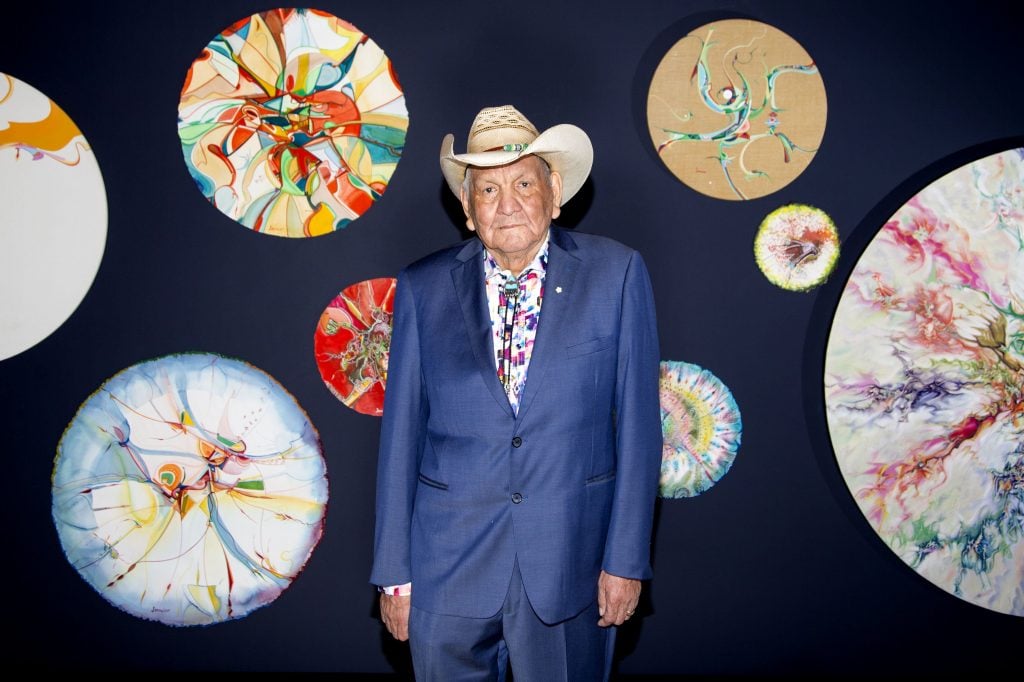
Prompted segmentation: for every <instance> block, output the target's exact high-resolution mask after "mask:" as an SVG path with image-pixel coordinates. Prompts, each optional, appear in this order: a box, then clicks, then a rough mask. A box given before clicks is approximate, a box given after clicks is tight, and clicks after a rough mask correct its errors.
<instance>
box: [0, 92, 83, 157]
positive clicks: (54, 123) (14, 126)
mask: <svg viewBox="0 0 1024 682" xmlns="http://www.w3.org/2000/svg"><path fill="white" fill-rule="evenodd" d="M81 134H82V131H80V130H79V129H78V126H76V125H75V123H74V121H72V120H71V118H70V117H69V116H68V115H67V114H65V113H64V110H63V109H61V108H60V107H58V106H57V105H56V104H54V103H53V102H50V113H49V115H48V116H47V117H46V118H44V119H43V120H41V121H24V122H23V121H11V123H10V125H9V126H8V127H7V128H5V129H4V130H0V147H6V146H9V145H14V144H23V145H25V146H27V147H32V148H34V149H39V150H42V151H47V152H56V151H59V150H61V149H64V148H65V147H67V146H68V144H70V143H71V141H72V140H73V139H75V138H76V137H78V136H79V135H81Z"/></svg>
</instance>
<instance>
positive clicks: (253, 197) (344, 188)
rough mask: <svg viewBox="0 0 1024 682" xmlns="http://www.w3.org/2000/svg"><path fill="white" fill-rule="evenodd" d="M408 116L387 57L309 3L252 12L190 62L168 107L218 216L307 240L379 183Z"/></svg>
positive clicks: (375, 191) (369, 197)
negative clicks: (173, 107) (174, 104)
mask: <svg viewBox="0 0 1024 682" xmlns="http://www.w3.org/2000/svg"><path fill="white" fill-rule="evenodd" d="M408 126H409V115H408V112H407V110H406V107H405V96H404V95H403V94H402V89H401V86H400V85H399V83H398V79H397V77H396V76H395V72H394V69H393V68H392V65H391V61H390V60H389V59H388V58H387V56H386V55H385V54H384V52H383V51H382V50H381V48H380V47H378V46H377V44H376V43H375V42H373V40H371V39H370V37H369V36H367V35H366V34H365V33H363V32H362V31H360V30H359V29H357V28H356V27H355V26H353V25H352V24H349V23H348V22H346V21H344V20H342V19H339V18H338V17H335V16H333V15H331V14H328V13H327V12H322V11H320V10H315V9H274V10H268V11H266V12H260V13H258V14H254V15H252V16H251V17H247V18H245V19H242V20H241V21H239V22H237V23H235V24H233V25H231V26H229V27H228V28H226V29H224V30H223V31H222V32H221V33H220V34H218V35H217V36H216V37H215V38H214V39H213V40H211V41H210V43H209V45H207V46H206V48H205V49H203V51H202V53H201V54H200V55H199V57H198V58H197V59H196V60H195V62H194V63H193V64H192V66H191V68H189V71H188V76H187V77H186V78H185V85H184V87H183V88H182V91H181V101H180V103H179V105H178V135H179V137H180V138H181V146H182V151H183V152H184V155H185V165H186V166H187V167H188V170H189V173H191V174H192V177H193V179H195V181H196V184H197V185H198V187H199V189H200V191H201V192H202V193H203V195H204V196H205V197H206V198H207V199H209V201H210V202H211V203H212V204H213V205H214V206H216V207H217V209H218V210H220V211H221V212H222V213H224V214H225V215H227V216H229V217H231V218H233V219H234V220H236V221H238V222H239V223H241V224H242V225H244V226H245V227H248V228H249V229H251V230H254V231H256V232H261V233H264V234H272V235H277V236H281V237H316V236H318V235H323V234H328V233H330V232H333V231H335V230H338V229H340V228H343V227H345V226H346V225H348V224H349V223H350V222H351V221H353V220H355V219H356V218H358V217H359V216H361V215H363V214H364V213H365V212H366V211H367V210H368V209H369V208H370V207H371V206H372V205H373V204H374V202H375V201H377V200H378V199H379V198H380V196H381V195H382V194H383V193H384V190H385V189H387V186H388V183H389V182H390V181H391V176H392V174H393V173H394V172H395V168H396V167H397V165H398V161H399V159H400V158H401V156H402V150H403V148H404V146H405V134H406V130H407V128H408Z"/></svg>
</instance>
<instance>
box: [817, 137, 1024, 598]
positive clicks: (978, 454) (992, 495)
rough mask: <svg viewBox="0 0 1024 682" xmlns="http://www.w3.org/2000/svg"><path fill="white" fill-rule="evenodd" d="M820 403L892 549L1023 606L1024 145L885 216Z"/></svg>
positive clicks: (858, 277) (848, 293)
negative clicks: (824, 405) (889, 215)
mask: <svg viewBox="0 0 1024 682" xmlns="http://www.w3.org/2000/svg"><path fill="white" fill-rule="evenodd" d="M825 401H826V405H827V415H828V427H829V432H830V434H831V437H832V445H833V447H834V448H835V453H836V458H837V460H838V461H839V468H840V470H841V471H842V475H843V477H844V478H845V480H846V484H847V485H848V486H849V488H850V492H851V493H852V494H853V496H854V499H855V500H856V502H857V505H858V506H859V507H860V510H861V511H862V512H863V514H864V516H865V517H866V518H867V520H868V522H869V523H870V524H871V526H872V527H873V528H874V530H875V532H877V533H878V535H879V536H880V537H881V538H882V540H883V541H884V542H885V543H886V544H887V545H888V546H889V547H890V549H892V551H893V552H895V553H896V554H897V556H899V557H900V558H901V559H902V560H903V561H904V562H906V563H907V564H908V565H910V566H911V567H912V568H913V569H914V570H915V571H917V572H918V573H920V574H921V575H922V576H924V577H925V578H927V579H928V580H930V581H931V582H932V583H934V584H935V585H938V586H939V587H941V588H942V589H944V590H946V591H947V592H950V593H952V594H954V595H956V596H957V597H960V598H961V599H964V600H966V601H969V602H971V603H973V604H977V605H979V606H983V607H985V608H988V609H992V610H994V611H1000V612H1002V613H1009V614H1014V615H1017V616H1024V149H1011V150H1008V151H1005V152H1002V153H999V154H994V155H992V156H987V157H985V158H982V159H979V160H977V161H974V162H973V163H970V164H967V165H966V166H963V167H961V168H959V169H957V170H955V171H953V172H952V173H949V174H948V175H945V176H943V177H942V178H939V179H938V180H936V181H935V182H933V183H932V184H931V185H929V186H928V187H926V188H924V189H923V190H922V191H921V192H919V193H918V194H917V195H916V196H914V197H913V198H911V199H910V200H909V201H908V202H907V203H906V204H904V205H903V206H902V207H901V208H900V209H899V210H898V211H896V213H895V214H894V215H893V216H892V217H891V218H889V220H888V221H886V223H885V224H884V225H883V226H882V227H881V229H880V230H879V231H878V233H877V234H876V235H875V237H874V239H873V240H872V242H871V243H870V244H869V245H868V247H867V249H866V250H865V251H864V254H863V255H862V256H861V258H860V260H859V261H858V262H857V265H856V266H855V267H854V269H853V272H852V274H851V275H850V279H849V281H848V282H847V284H846V288H845V290H844V291H843V294H842V297H841V299H840V301H839V306H838V308H837V310H836V314H835V319H834V320H833V323H832V331H831V334H830V336H829V341H828V350H827V352H826V357H825Z"/></svg>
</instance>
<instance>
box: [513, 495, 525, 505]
mask: <svg viewBox="0 0 1024 682" xmlns="http://www.w3.org/2000/svg"><path fill="white" fill-rule="evenodd" d="M522 501H523V496H522V495H520V494H519V493H512V504H519V503H520V502H522Z"/></svg>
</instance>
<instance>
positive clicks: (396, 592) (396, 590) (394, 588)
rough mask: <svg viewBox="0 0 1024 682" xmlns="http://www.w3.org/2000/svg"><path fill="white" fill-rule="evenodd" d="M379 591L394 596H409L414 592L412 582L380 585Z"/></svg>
mask: <svg viewBox="0 0 1024 682" xmlns="http://www.w3.org/2000/svg"><path fill="white" fill-rule="evenodd" d="M377 591H378V592H382V593H384V594H389V595H391V596H392V597H408V596H409V595H410V594H412V583H405V584H404V585H378V586H377Z"/></svg>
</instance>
